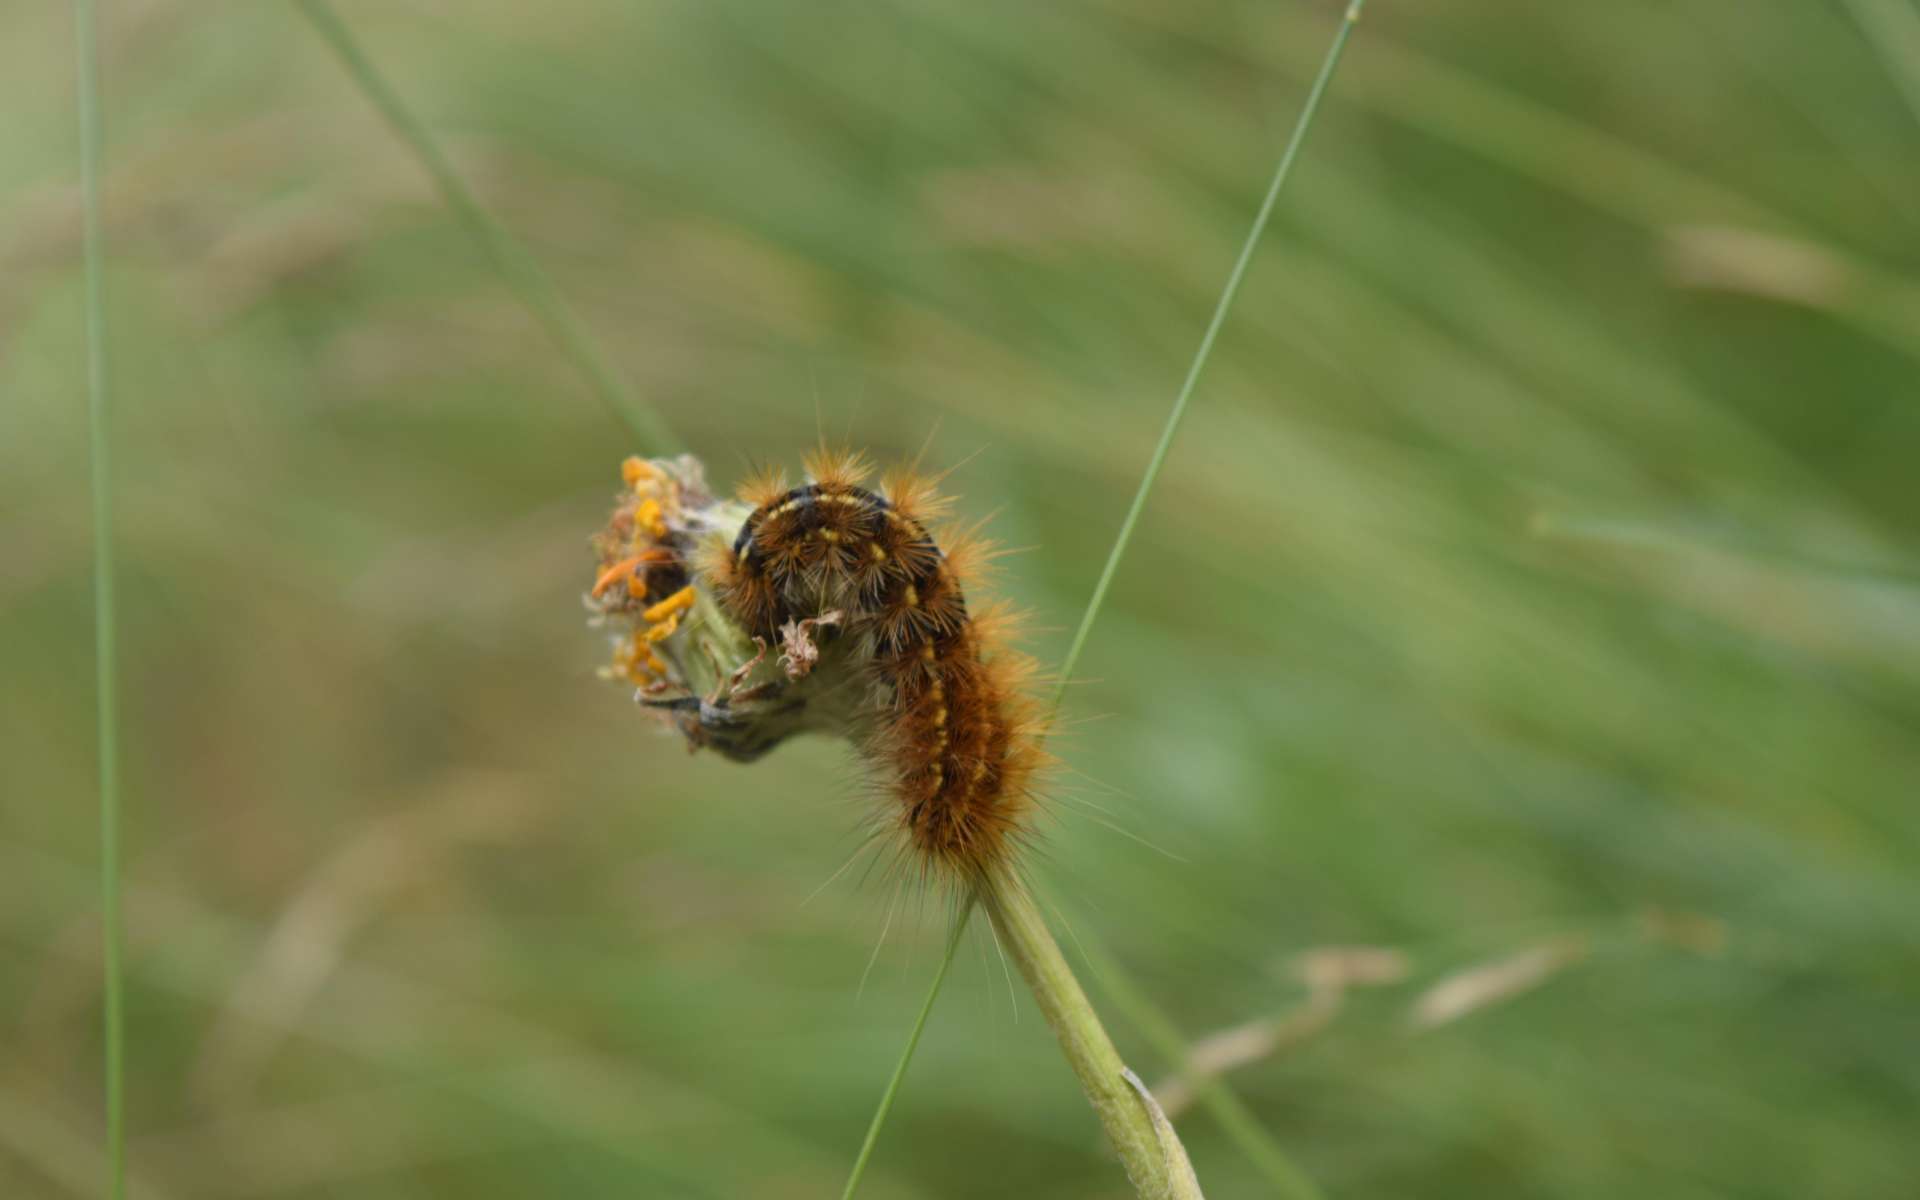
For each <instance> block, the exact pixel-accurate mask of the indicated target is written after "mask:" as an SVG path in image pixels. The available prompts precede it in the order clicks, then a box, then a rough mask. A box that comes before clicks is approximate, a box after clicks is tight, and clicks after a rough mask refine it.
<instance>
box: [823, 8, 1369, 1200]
mask: <svg viewBox="0 0 1920 1200" xmlns="http://www.w3.org/2000/svg"><path fill="white" fill-rule="evenodd" d="M1365 3H1366V0H1352V2H1351V3H1350V4H1348V6H1347V9H1346V12H1345V14H1344V15H1343V16H1342V18H1341V22H1340V29H1339V31H1338V32H1337V33H1336V34H1335V35H1334V39H1333V44H1332V45H1331V46H1330V47H1329V48H1328V50H1327V57H1326V59H1325V61H1324V62H1323V63H1322V64H1321V67H1320V73H1319V75H1318V76H1317V77H1316V78H1315V79H1314V81H1313V87H1312V89H1311V90H1310V91H1309V92H1308V93H1307V100H1306V104H1305V105H1304V106H1303V107H1302V108H1301V111H1300V117H1299V119H1298V120H1297V121H1296V122H1295V123H1294V127H1293V132H1292V134H1291V135H1290V136H1289V137H1288V139H1287V145H1286V149H1285V150H1284V151H1282V152H1281V155H1280V162H1279V165H1278V166H1277V167H1276V168H1275V169H1274V173H1273V179H1272V182H1271V183H1269V184H1268V186H1267V192H1266V195H1265V197H1264V198H1263V199H1262V200H1261V202H1260V208H1259V211H1258V212H1256V213H1255V214H1254V218H1253V225H1252V227H1251V228H1250V229H1248V231H1247V237H1246V241H1245V242H1244V243H1243V244H1242V245H1241V247H1240V255H1239V257H1238V258H1237V259H1236V260H1235V262H1234V264H1233V270H1232V271H1231V272H1230V273H1229V274H1228V276H1227V282H1226V286H1225V287H1224V288H1223V289H1222V290H1221V293H1220V299H1219V302H1218V303H1216V304H1215V305H1214V310H1213V317H1212V319H1211V320H1209V321H1208V323H1207V329H1206V332H1205V333H1204V334H1203V335H1202V336H1201V339H1200V347H1199V349H1198V350H1197V351H1196V352H1195V354H1194V358H1193V363H1192V365H1191V366H1189V367H1188V369H1187V375H1186V379H1185V381H1184V382H1183V383H1182V384H1181V386H1180V392H1179V395H1178V396H1176V397H1175V398H1174V402H1173V409H1172V411H1171V412H1170V413H1169V414H1168V415H1167V423H1166V427H1165V428H1164V429H1162V430H1161V433H1160V441H1159V443H1158V444H1157V445H1156V446H1155V447H1154V451H1153V456H1152V457H1151V458H1150V459H1149V460H1148V462H1147V468H1146V471H1145V473H1144V474H1143V475H1142V476H1141V479H1140V486H1139V489H1138V490H1137V491H1136V492H1135V493H1134V497H1133V502H1132V503H1131V504H1130V505H1129V506H1128V508H1127V515H1126V517H1125V519H1124V520H1122V521H1121V523H1120V531H1119V533H1118V534H1117V535H1115V537H1114V542H1113V548H1112V550H1111V551H1110V552H1109V553H1108V555H1107V562H1106V566H1105V567H1104V568H1103V569H1102V570H1101V572H1100V579H1099V582H1098V583H1096V584H1095V585H1094V589H1093V595H1092V596H1091V597H1090V598H1089V599H1088V601H1087V609H1086V612H1085V613H1084V614H1083V615H1082V616H1081V618H1080V625H1079V627H1078V628H1077V629H1076V630H1075V631H1074V635H1073V642H1072V645H1071V646H1070V647H1069V648H1068V650H1067V656H1066V659H1065V660H1064V661H1063V662H1062V664H1061V667H1060V678H1059V681H1058V683H1056V684H1055V686H1054V690H1053V695H1052V698H1051V700H1050V701H1049V704H1048V710H1049V716H1048V723H1049V725H1051V724H1052V722H1053V719H1054V718H1055V717H1057V716H1058V715H1059V711H1060V705H1061V702H1062V701H1063V700H1064V699H1065V697H1066V689H1067V683H1068V682H1069V681H1070V680H1071V679H1072V676H1073V669H1074V667H1075V666H1077V665H1078V664H1079V661H1080V653H1081V651H1082V650H1084V649H1085V648H1086V643H1087V636H1088V635H1089V634H1090V633H1091V632H1092V630H1093V623H1094V620H1095V619H1096V618H1097V617H1098V616H1099V615H1100V608H1101V606H1102V605H1103V604H1104V603H1105V602H1106V598H1107V591H1108V589H1109V588H1110V587H1111V586H1112V584H1113V578H1114V575H1115V574H1116V573H1117V572H1118V570H1119V568H1120V560H1121V559H1122V558H1123V557H1124V556H1125V555H1126V552H1127V546H1128V544H1129V543H1130V542H1131V541H1132V540H1133V530H1134V526H1135V525H1137V524H1138V523H1139V519H1140V514H1141V513H1142V512H1143V511H1145V509H1146V505H1147V496H1148V495H1149V493H1151V492H1152V490H1153V484H1154V480H1155V479H1157V478H1158V477H1159V474H1160V468H1161V466H1162V465H1163V464H1164V463H1165V462H1166V459H1167V454H1168V452H1169V451H1170V450H1171V449H1172V448H1173V439H1174V435H1175V434H1176V433H1178V432H1179V429H1180V422H1181V419H1182V418H1183V417H1184V416H1185V414H1186V409H1187V403H1188V401H1189V400H1191V399H1192V397H1193V392H1194V388H1195V385H1196V384H1198V382H1199V380H1200V375H1201V373H1202V372H1203V371H1204V370H1205V369H1206V365H1207V360H1208V358H1210V357H1211V356H1212V354H1213V344H1214V341H1215V340H1216V339H1217V338H1218V337H1219V334H1220V329H1221V326H1223V325H1224V324H1225V323H1226V318H1227V312H1228V311H1229V310H1230V309H1231V308H1232V307H1233V301H1234V298H1235V297H1236V296H1237V295H1239V292H1240V284H1241V281H1242V280H1243V279H1244V278H1245V277H1246V273H1247V266H1248V264H1249V263H1251V262H1252V261H1253V251H1254V247H1255V246H1256V245H1258V244H1259V241H1260V237H1261V235H1262V234H1263V233H1264V232H1265V231H1266V228H1267V225H1268V223H1269V222H1270V221H1271V219H1272V217H1273V210H1274V206H1275V204H1276V203H1277V202H1278V201H1279V199H1280V192H1281V189H1282V188H1283V187H1284V186H1285V185H1286V182H1287V176H1288V175H1290V174H1291V173H1292V171H1293V163H1294V159H1295V158H1296V157H1298V155H1299V153H1300V147H1301V145H1302V144H1303V143H1304V142H1305V141H1306V135H1307V130H1308V128H1309V127H1311V126H1312V124H1313V119H1314V116H1315V114H1316V113H1318V112H1319V109H1320V100H1321V98H1322V97H1323V96H1325V95H1326V91H1327V85H1328V84H1329V83H1330V82H1331V81H1332V79H1333V74H1334V71H1335V69H1336V68H1337V67H1338V66H1339V65H1340V57H1341V55H1342V54H1344V53H1345V51H1346V48H1347V40H1348V38H1349V37H1351V36H1352V33H1353V27H1354V26H1355V25H1356V24H1358V23H1359V20H1360V12H1361V9H1362V8H1363V7H1364V6H1365ZM972 912H973V905H972V903H971V902H969V903H968V905H967V907H966V908H965V909H963V910H962V911H961V913H960V915H959V916H958V917H956V918H955V920H954V927H953V933H952V936H951V938H950V939H949V941H948V944H947V955H946V958H945V959H943V960H942V961H941V964H940V970H939V972H938V973H937V974H935V975H934V978H933V985H932V987H931V988H929V989H928V992H927V999H926V1002H925V1003H924V1004H923V1005H922V1006H921V1009H920V1017H919V1020H918V1021H916V1022H915V1023H914V1027H913V1033H912V1034H911V1035H910V1036H909V1037H908V1039H907V1045H906V1049H905V1051H904V1052H903V1053H902V1054H901V1056H900V1062H899V1064H898V1065H897V1066H895V1068H894V1072H893V1078H892V1079H891V1080H889V1081H888V1083H887V1089H886V1091H885V1092H884V1093H883V1094H882V1095H881V1097H880V1105H879V1108H878V1109H877V1110H876V1111H875V1112H874V1115H873V1122H872V1124H871V1125H869V1126H868V1128H867V1138H866V1141H865V1143H864V1144H862V1146H861V1147H860V1155H859V1157H858V1159H856V1160H855V1163H854V1168H853V1172H852V1175H851V1177H850V1178H849V1179H848V1180H847V1189H846V1191H845V1193H843V1196H842V1200H852V1196H853V1194H854V1190H855V1188H856V1187H857V1186H858V1185H859V1182H860V1176H861V1173H862V1172H863V1171H864V1170H865V1169H866V1164H867V1159H868V1157H869V1156H870V1155H871V1154H872V1152H873V1146H874V1143H875V1141H877V1140H878V1138H879V1136H880V1128H881V1126H882V1125H883V1124H884V1123H885V1122H886V1117H887V1112H888V1110H889V1109H890V1108H892V1106H893V1099H894V1096H895V1094H896V1093H897V1092H898V1090H899V1086H900V1080H901V1079H902V1078H904V1077H905V1075H906V1072H907V1066H908V1064H909V1063H911V1062H912V1061H913V1052H914V1049H915V1048H916V1047H917V1046H918V1045H919V1043H920V1034H921V1031H922V1030H923V1029H924V1028H925V1026H926V1021H927V1015H928V1014H929V1013H931V1012H932V1011H933V1004H934V1001H935V1000H936V999H937V998H938V997H939V995H940V988H941V987H942V985H943V984H945V982H946V977H947V967H948V966H949V965H950V964H951V963H952V961H953V951H954V947H956V946H957V945H959V940H960V935H961V933H962V932H964V930H965V927H966V923H967V918H968V917H969V916H970V915H971V914H972ZM1116 976H1117V972H1116ZM1141 1011H1142V1012H1143V1013H1149V1014H1152V1016H1153V1017H1154V1018H1155V1019H1157V1020H1158V1021H1160V1022H1161V1023H1163V1024H1164V1023H1165V1018H1164V1017H1160V1016H1159V1014H1158V1013H1156V1012H1154V1010H1153V1009H1152V1008H1151V1006H1150V1005H1145V1004H1143V1005H1142V1008H1141ZM1176 1040H1177V1037H1176ZM1216 1095H1220V1096H1224V1097H1225V1100H1224V1101H1223V1102H1222V1107H1225V1108H1227V1109H1228V1110H1229V1115H1231V1109H1232V1107H1233V1106H1234V1105H1235V1104H1237V1101H1235V1100H1234V1099H1233V1097H1232V1095H1231V1093H1228V1092H1226V1091H1225V1089H1224V1085H1220V1090H1219V1091H1218V1092H1217V1093H1216ZM1240 1114H1241V1115H1242V1116H1245V1117H1246V1119H1245V1120H1242V1121H1239V1122H1230V1124H1233V1125H1237V1127H1238V1129H1237V1132H1238V1134H1239V1135H1240V1137H1241V1138H1242V1139H1243V1144H1246V1145H1248V1146H1249V1147H1250V1149H1251V1150H1252V1151H1253V1152H1254V1153H1253V1157H1254V1158H1255V1159H1256V1161H1257V1162H1259V1163H1260V1165H1261V1166H1262V1168H1263V1169H1264V1170H1266V1171H1267V1172H1268V1174H1269V1177H1270V1178H1273V1179H1276V1180H1281V1179H1284V1180H1286V1181H1287V1182H1288V1183H1289V1184H1290V1185H1291V1187H1290V1188H1289V1194H1292V1195H1296V1196H1315V1195H1317V1194H1318V1193H1317V1191H1316V1190H1315V1189H1314V1187H1313V1184H1312V1182H1311V1181H1310V1180H1309V1179H1307V1177H1306V1176H1305V1175H1304V1174H1303V1173H1301V1172H1300V1171H1299V1170H1298V1168H1296V1167H1294V1166H1293V1164H1292V1162H1291V1160H1290V1159H1288V1158H1287V1157H1286V1155H1285V1154H1284V1153H1283V1152H1282V1151H1280V1149H1279V1147H1278V1146H1276V1145H1274V1144H1273V1143H1272V1140H1271V1139H1270V1138H1267V1137H1266V1136H1265V1134H1264V1132H1263V1131H1260V1130H1259V1129H1258V1126H1257V1125H1254V1124H1253V1123H1252V1119H1251V1117H1250V1115H1247V1114H1245V1112H1244V1108H1243V1107H1242V1108H1241V1109H1240ZM1249 1127H1251V1129H1252V1131H1253V1133H1254V1135H1255V1136H1254V1137H1253V1138H1252V1139H1250V1140H1249V1139H1247V1134H1248V1130H1249Z"/></svg>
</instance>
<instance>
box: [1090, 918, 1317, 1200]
mask: <svg viewBox="0 0 1920 1200" xmlns="http://www.w3.org/2000/svg"><path fill="white" fill-rule="evenodd" d="M1074 941H1075V943H1076V944H1077V945H1078V946H1079V948H1080V951H1081V953H1082V954H1084V955H1085V956H1086V959H1087V962H1088V963H1089V964H1090V965H1091V966H1092V967H1093V974H1094V978H1095V979H1096V980H1098V981H1099V983H1100V985H1101V986H1102V987H1103V988H1104V989H1105V990H1106V992H1107V994H1108V996H1109V998H1110V999H1112V1001H1113V1003H1114V1004H1115V1006H1116V1007H1118V1008H1119V1010H1120V1014H1121V1016H1122V1017H1124V1018H1126V1019H1127V1020H1128V1021H1130V1022H1132V1024H1133V1025H1134V1027H1135V1028H1136V1029H1138V1030H1139V1031H1140V1033H1141V1035H1142V1036H1144V1037H1145V1038H1146V1039H1147V1041H1149V1042H1151V1043H1152V1044H1153V1047H1154V1049H1155V1050H1157V1051H1158V1052H1159V1053H1160V1055H1161V1057H1163V1058H1165V1059H1166V1060H1167V1065H1168V1066H1169V1067H1171V1068H1173V1069H1174V1070H1176V1071H1184V1070H1186V1069H1187V1067H1188V1065H1189V1060H1190V1058H1191V1055H1192V1051H1191V1049H1190V1048H1189V1047H1188V1046H1187V1042H1186V1038H1185V1037H1184V1036H1182V1035H1181V1033H1180V1030H1179V1028H1178V1027H1177V1026H1175V1025H1174V1023H1173V1022H1172V1021H1171V1020H1169V1019H1168V1018H1167V1016H1166V1015H1165V1014H1164V1013H1162V1012H1161V1011H1160V1010H1159V1009H1157V1008H1155V1007H1154V1004H1153V1002H1152V1001H1151V1000H1149V999H1148V998H1147V995H1146V993H1145V992H1144V991H1142V990H1141V989H1140V987H1139V986H1138V985H1136V984H1135V983H1134V982H1133V980H1132V979H1131V978H1129V977H1128V976H1127V974H1126V972H1125V971H1124V970H1122V969H1121V966H1120V963H1119V961H1118V960H1117V959H1115V958H1114V957H1113V954H1112V953H1111V952H1110V951H1108V950H1107V948H1106V946H1105V945H1104V944H1102V943H1101V941H1100V940H1099V938H1098V937H1097V936H1096V935H1095V933H1094V932H1093V930H1091V929H1088V930H1085V931H1083V932H1082V933H1081V934H1079V935H1078V936H1077V937H1076V938H1075V939H1074ZM1194 1091H1195V1094H1196V1095H1197V1096H1198V1097H1199V1099H1200V1103H1201V1104H1203V1105H1204V1106H1206V1108H1207V1110H1208V1112H1210V1113H1212V1114H1213V1118H1214V1120H1216V1121H1218V1122H1219V1123H1220V1128H1221V1131H1222V1132H1224V1133H1225V1134H1226V1135H1227V1136H1228V1137H1229V1138H1231V1139H1232V1140H1233V1142H1234V1144H1235V1145H1237V1146H1239V1148H1240V1152H1241V1153H1242V1154H1245V1155H1246V1156H1247V1160H1248V1161H1249V1162H1251V1163H1252V1164H1253V1166H1254V1169H1255V1170H1257V1171H1259V1172H1260V1174H1261V1175H1262V1176H1263V1177H1265V1179H1266V1181H1267V1183H1268V1184H1269V1185H1271V1186H1272V1188H1273V1194H1274V1195H1275V1196H1281V1197H1287V1198H1289V1200H1321V1193H1320V1189H1319V1187H1318V1186H1317V1185H1316V1184H1315V1183H1314V1182H1313V1180H1312V1178H1311V1177H1309V1176H1308V1175H1307V1173H1306V1172H1304V1171H1302V1170H1301V1169H1300V1168H1299V1167H1298V1166H1296V1165H1295V1164H1294V1161H1293V1159H1292V1158H1291V1157H1290V1156H1289V1155H1288V1154H1287V1152H1286V1151H1285V1150H1284V1149H1282V1148H1281V1147H1280V1145H1279V1143H1277V1142H1275V1141H1274V1140H1273V1136H1272V1135H1271V1134H1269V1133H1268V1132H1267V1131H1266V1129H1265V1128H1264V1127H1262V1126H1261V1124H1260V1120H1259V1118H1258V1117H1256V1116H1255V1115H1254V1114H1253V1111H1252V1110H1251V1109H1249V1108H1248V1107H1247V1105H1246V1102H1245V1101H1243V1100H1241V1099H1240V1097H1239V1096H1238V1095H1237V1094H1236V1093H1235V1092H1234V1091H1233V1089H1232V1088H1230V1087H1229V1086H1228V1085H1227V1083H1226V1081H1225V1080H1224V1079H1222V1078H1220V1077H1218V1076H1215V1077H1210V1078H1207V1079H1203V1080H1200V1081H1199V1082H1198V1083H1197V1085H1196V1086H1195V1089H1194Z"/></svg>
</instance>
